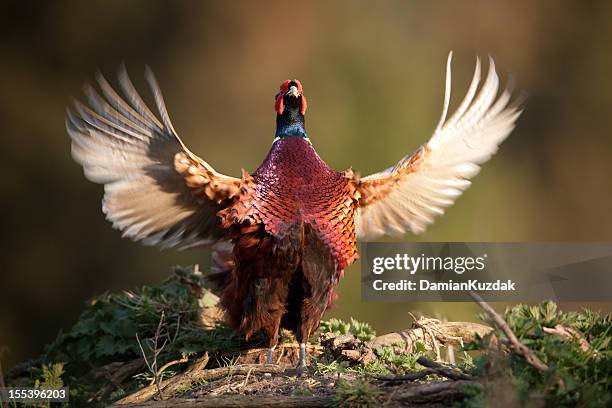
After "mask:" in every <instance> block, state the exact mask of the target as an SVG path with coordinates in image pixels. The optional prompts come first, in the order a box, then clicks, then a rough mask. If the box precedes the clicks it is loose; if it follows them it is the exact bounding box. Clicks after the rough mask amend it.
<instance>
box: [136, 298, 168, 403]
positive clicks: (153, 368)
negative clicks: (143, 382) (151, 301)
mask: <svg viewBox="0 0 612 408" xmlns="http://www.w3.org/2000/svg"><path fill="white" fill-rule="evenodd" d="M163 322H164V311H163V310H162V312H161V316H160V317H159V323H158V324H157V329H156V330H155V336H154V337H153V338H152V339H148V340H149V349H151V351H152V352H153V356H152V361H151V362H150V363H149V360H148V359H147V355H146V353H145V351H144V348H143V347H142V343H141V342H140V338H139V337H138V333H136V341H137V342H138V347H140V352H141V353H142V358H143V359H144V361H145V363H146V364H147V368H148V369H149V371H150V372H151V374H153V380H152V382H151V385H153V384H155V385H156V387H157V392H158V393H159V398H160V399H162V400H163V399H164V396H163V395H162V390H161V377H160V376H159V374H160V373H159V371H158V370H157V357H158V356H159V355H160V353H161V352H162V350H163V349H164V347H166V344H167V342H168V339H167V338H166V339H164V343H163V344H162V345H161V347H158V346H157V345H158V344H159V338H160V336H161V328H162V324H163Z"/></svg>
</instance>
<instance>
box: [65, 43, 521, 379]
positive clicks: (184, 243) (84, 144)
mask: <svg viewBox="0 0 612 408" xmlns="http://www.w3.org/2000/svg"><path fill="white" fill-rule="evenodd" d="M451 59H452V53H451V54H449V57H448V61H447V67H446V92H445V98H444V107H443V112H442V117H441V119H440V122H439V123H438V126H437V128H436V129H435V131H434V133H433V136H432V137H431V139H430V140H429V141H428V142H427V143H425V144H424V145H423V146H421V147H420V148H419V149H417V150H416V151H415V152H414V153H412V154H410V155H407V156H405V157H404V158H402V159H401V160H400V161H399V162H398V163H397V164H396V165H395V166H393V167H391V168H388V169H387V170H384V171H382V172H380V173H376V174H373V175H370V176H368V177H363V178H359V177H358V176H357V175H356V174H355V173H354V172H353V171H352V170H350V169H349V170H347V171H344V172H338V171H335V170H333V169H331V168H330V167H329V166H328V165H327V164H326V163H325V162H324V161H323V160H322V159H321V158H320V157H319V155H318V154H317V153H316V151H315V149H314V147H313V145H312V143H311V142H310V139H309V137H308V135H307V133H306V129H305V123H304V115H305V113H306V108H307V104H306V97H305V96H304V94H303V90H302V85H301V83H300V82H299V81H298V80H286V81H284V82H283V83H282V85H281V86H280V92H278V94H277V95H276V98H275V105H274V106H275V110H276V134H275V139H274V141H273V143H272V147H271V149H270V152H269V153H268V156H267V157H266V158H265V160H264V161H263V163H262V164H261V165H260V166H259V168H258V169H257V170H255V172H253V173H252V174H249V173H248V172H246V171H244V170H243V172H242V177H241V178H234V177H230V176H226V175H223V174H220V173H218V172H216V171H215V170H214V169H213V167H212V166H211V165H209V164H208V163H207V162H206V161H204V160H203V159H201V158H199V157H198V156H196V155H195V154H194V153H192V152H191V151H189V150H188V149H187V147H186V146H185V145H184V144H183V142H182V140H181V139H180V138H179V137H178V135H177V133H176V131H175V130H174V127H173V126H172V123H171V122H170V118H169V116H168V113H167V111H166V107H165V104H164V101H163V98H162V94H161V92H160V90H159V86H158V85H157V82H156V80H155V79H154V77H153V75H152V74H151V72H150V71H149V70H147V71H146V79H147V81H148V83H149V85H150V87H151V90H152V93H153V96H154V98H155V103H156V105H157V111H158V114H159V117H158V116H156V115H154V114H153V113H152V112H151V111H150V110H149V108H148V107H147V106H146V104H145V102H144V101H143V100H142V99H141V97H140V96H139V95H138V93H137V91H136V90H135V88H134V86H133V85H132V83H131V82H130V80H129V78H128V76H127V74H126V71H125V69H124V68H123V69H121V70H120V72H119V84H120V87H121V89H122V91H123V94H124V96H123V97H122V96H120V95H119V94H118V93H117V92H116V91H115V90H114V89H113V88H112V87H111V86H110V85H109V84H108V82H107V81H106V80H105V79H104V78H103V77H102V76H101V75H99V74H98V76H97V82H98V84H99V87H100V90H101V92H102V95H100V94H99V92H98V91H96V90H94V88H93V87H91V86H88V87H86V88H85V93H86V95H87V97H88V101H89V106H90V107H87V106H85V105H83V104H81V103H79V102H75V107H74V110H71V109H69V110H68V118H67V121H66V127H67V130H68V133H69V135H70V137H71V138H72V153H73V157H74V158H75V160H76V161H77V162H78V163H80V164H81V165H82V166H83V168H84V172H85V175H86V177H87V178H88V179H90V180H91V181H94V182H96V183H101V184H104V191H105V193H104V200H103V212H104V213H105V214H106V217H107V218H108V219H109V220H110V221H111V222H112V223H113V227H115V228H117V229H119V230H121V231H123V235H124V236H127V237H130V238H131V239H133V240H137V241H141V242H143V243H144V244H146V245H159V246H161V247H162V248H169V247H178V248H188V247H201V246H204V245H212V246H213V248H214V251H213V260H214V261H215V262H214V265H215V266H214V268H213V269H214V272H215V273H214V274H213V275H214V277H215V278H216V280H217V281H218V282H219V283H220V285H221V288H222V296H221V303H222V306H223V307H224V308H225V310H226V312H227V316H228V320H229V323H230V324H231V325H232V326H233V327H234V328H235V329H236V330H237V331H238V332H239V333H240V334H242V335H244V336H245V337H246V338H247V339H248V338H249V337H250V336H251V335H253V334H254V333H256V332H259V333H263V335H265V337H266V338H267V341H268V343H269V347H270V351H269V353H268V362H271V361H272V353H273V351H274V347H275V346H276V344H277V341H278V332H279V330H280V328H282V327H284V328H288V329H290V330H292V331H294V332H295V334H296V337H297V339H298V341H299V342H300V344H301V347H300V360H299V364H298V370H299V371H301V370H303V368H304V367H305V357H306V349H305V343H306V341H307V340H308V337H309V336H310V335H311V334H312V333H313V332H314V331H315V330H316V329H317V327H318V325H319V322H320V320H321V317H322V315H323V313H324V312H325V310H326V309H327V308H328V307H329V306H330V305H331V304H332V303H333V301H334V298H335V289H336V286H337V285H338V280H339V279H340V278H341V277H342V275H343V273H344V270H345V269H346V268H347V267H348V266H349V265H350V264H351V263H352V262H354V261H355V259H356V258H357V257H358V254H357V247H356V242H357V239H373V238H376V237H379V236H382V235H394V236H397V235H401V234H404V233H406V232H408V231H410V232H412V233H415V234H418V233H421V232H423V231H424V230H425V228H426V227H427V225H428V224H430V223H431V222H432V221H433V219H434V217H435V216H437V215H440V214H442V213H443V212H444V208H446V207H448V206H449V205H451V204H452V203H453V202H454V201H455V199H456V198H457V197H458V196H459V195H460V194H461V193H462V192H463V191H464V190H465V189H466V188H467V187H468V186H469V185H470V181H469V179H470V178H471V177H473V176H474V175H475V174H476V173H477V172H478V170H479V168H480V167H479V165H480V164H482V163H483V162H485V161H486V160H488V159H489V158H490V157H491V156H492V155H493V154H494V153H495V151H496V150H497V148H498V146H499V144H500V143H501V142H502V141H503V140H504V139H505V138H506V137H507V136H508V134H509V133H510V132H511V131H512V129H513V128H514V126H515V121H516V119H517V118H518V116H519V115H520V112H521V111H520V109H519V107H518V106H517V105H516V104H509V101H510V92H509V91H508V90H507V89H506V90H504V91H503V92H501V93H500V94H499V95H498V89H499V78H498V76H497V74H496V72H495V66H494V63H493V60H492V59H491V58H489V70H488V74H487V76H486V79H485V81H484V83H483V85H482V86H481V87H480V90H478V86H479V82H480V78H481V72H480V71H481V65H480V61H479V60H477V61H476V69H475V72H474V77H473V80H472V82H471V85H470V87H469V89H468V91H467V95H466V96H465V99H464V100H463V102H462V103H461V104H460V105H459V107H458V108H457V110H456V111H455V113H454V114H453V115H452V116H451V117H450V118H448V119H447V111H448V106H449V100H450V84H451V70H450V66H451Z"/></svg>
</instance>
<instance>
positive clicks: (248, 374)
mask: <svg viewBox="0 0 612 408" xmlns="http://www.w3.org/2000/svg"><path fill="white" fill-rule="evenodd" d="M252 371H253V369H252V368H251V369H250V370H249V372H248V373H247V375H246V378H245V379H244V383H242V388H244V387H246V385H247V384H248V383H249V377H250V376H251V372H252Z"/></svg>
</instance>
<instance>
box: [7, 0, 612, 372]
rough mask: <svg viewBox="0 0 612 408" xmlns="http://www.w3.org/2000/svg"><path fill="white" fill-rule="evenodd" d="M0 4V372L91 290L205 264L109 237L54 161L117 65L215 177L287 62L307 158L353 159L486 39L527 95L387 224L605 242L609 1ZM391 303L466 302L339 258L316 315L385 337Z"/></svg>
mask: <svg viewBox="0 0 612 408" xmlns="http://www.w3.org/2000/svg"><path fill="white" fill-rule="evenodd" d="M0 16H1V17H0V89H1V92H0V129H1V131H2V132H1V135H2V147H1V148H0V174H1V177H0V183H1V184H0V186H1V188H0V197H1V200H0V206H1V211H0V217H1V219H0V221H1V222H2V224H1V225H2V227H3V228H2V229H3V234H2V238H1V239H2V243H1V244H2V260H1V261H0V265H1V266H0V347H4V348H5V349H6V350H8V351H7V352H5V353H4V354H3V355H2V362H3V365H4V368H5V370H6V369H7V368H10V366H12V365H14V364H15V363H17V362H19V361H21V360H23V359H26V358H29V357H34V356H36V355H37V354H39V353H40V352H41V351H42V349H43V346H44V344H45V343H47V342H49V341H50V340H52V339H53V338H54V337H55V336H56V334H57V332H58V330H59V329H60V328H68V327H70V325H71V324H72V323H73V322H74V321H75V320H76V318H77V317H78V315H79V313H80V312H81V310H82V307H83V305H84V302H85V301H86V300H87V299H88V298H90V297H91V296H93V295H95V294H99V293H101V292H104V291H106V290H109V291H120V290H123V289H134V288H137V287H139V286H141V285H143V284H156V283H159V282H160V281H161V280H162V279H164V278H165V277H166V276H167V275H168V274H169V273H170V267H171V266H173V265H177V264H192V263H200V264H201V267H202V269H206V268H207V267H208V265H209V252H208V251H205V250H204V251H202V250H199V251H188V252H176V251H172V250H170V251H159V250H158V249H156V248H149V247H142V246H141V245H139V244H137V243H133V242H131V241H129V240H126V239H122V238H121V237H120V233H119V232H117V231H115V230H113V229H112V228H111V226H110V224H109V223H108V222H106V221H105V219H104V216H103V214H102V212H101V205H100V201H101V197H102V187H101V186H98V185H94V184H92V183H90V182H89V181H87V180H86V179H85V178H84V176H83V174H82V170H81V168H80V167H79V166H78V165H76V164H75V163H74V162H73V161H72V159H71V156H70V145H69V140H68V137H67V135H66V132H65V129H64V118H65V107H66V106H67V105H68V104H70V101H71V97H77V98H81V95H82V93H81V86H82V84H83V83H84V82H85V81H89V80H91V79H92V78H93V75H94V73H95V70H96V69H98V68H99V69H100V70H101V71H102V72H103V73H104V74H106V76H107V77H108V78H109V79H111V80H112V79H114V75H115V72H116V69H117V67H118V66H119V64H120V63H121V62H122V61H125V62H126V63H127V66H128V70H129V71H130V73H131V74H132V78H133V80H134V82H135V83H136V84H137V86H138V87H139V88H140V89H142V90H143V93H145V94H146V90H147V88H146V87H145V84H144V81H143V75H142V74H143V69H144V66H145V64H148V65H150V66H151V67H152V69H153V70H154V72H155V73H156V75H157V77H158V80H159V82H160V84H161V87H162V90H163V91H164V93H165V97H166V103H167V106H168V109H169V111H170V115H171V117H172V119H173V122H174V125H175V127H176V129H177V131H178V133H179V134H180V135H181V136H182V138H183V139H184V141H185V142H186V143H187V145H188V146H190V148H191V150H193V151H194V152H196V153H197V154H199V155H201V156H202V157H203V158H205V159H206V160H207V161H208V162H209V163H211V164H212V165H213V166H214V167H215V168H216V169H217V170H219V171H221V172H223V173H226V174H230V175H234V176H239V175H240V168H241V167H243V168H245V169H248V170H249V171H253V170H254V169H255V168H256V167H257V165H258V164H259V163H260V161H261V160H262V159H263V158H264V156H265V154H266V153H267V150H268V149H269V147H270V144H271V142H272V139H273V134H274V133H273V132H274V118H275V116H274V111H273V96H274V94H275V93H276V91H277V87H278V85H279V84H280V82H281V81H282V80H284V79H286V78H294V77H295V78H299V79H300V80H301V81H302V83H303V84H304V88H305V94H306V95H307V97H308V102H309V109H308V114H307V118H306V119H307V128H308V131H309V134H310V136H311V139H312V141H313V143H314V145H315V147H316V148H317V150H318V152H319V154H320V155H321V156H322V157H323V159H325V160H326V161H327V162H328V163H329V164H330V165H331V166H332V167H334V168H336V169H339V170H343V169H346V168H347V167H348V166H351V165H352V166H353V167H354V168H355V169H357V170H359V171H360V172H361V173H362V174H368V173H371V172H374V171H378V170H380V169H382V168H385V167H387V166H389V165H391V164H393V163H395V162H396V161H397V160H398V159H399V158H400V157H401V156H403V155H404V154H407V153H409V152H411V151H412V150H413V149H415V148H416V147H417V146H419V145H420V144H421V143H423V142H425V141H426V140H427V139H428V138H429V136H430V135H431V132H432V130H433V129H434V127H435V126H436V124H437V121H438V119H439V115H440V111H441V107H442V99H443V92H444V70H445V61H446V56H447V53H448V52H449V50H454V51H455V59H454V65H453V75H454V76H453V79H454V82H453V87H454V88H453V91H454V96H455V99H453V102H454V104H455V105H454V106H456V104H457V103H458V100H459V98H461V97H462V96H463V93H464V92H465V90H466V89H467V86H468V84H469V81H470V79H471V75H472V71H473V68H474V60H475V56H476V55H480V56H483V57H486V55H487V54H491V55H492V56H493V57H494V58H495V61H496V64H497V67H498V72H499V73H500V75H501V76H502V78H503V80H504V81H506V80H507V79H508V78H509V77H510V76H511V77H512V78H513V79H514V82H515V84H516V89H517V90H518V91H524V92H526V93H527V96H528V98H527V100H526V102H525V112H524V114H523V115H522V116H521V118H520V119H519V121H518V126H517V128H516V130H515V131H514V132H513V134H512V135H511V136H510V138H509V139H508V141H507V142H505V143H504V144H503V145H502V148H501V149H500V151H499V153H498V154H497V155H496V156H495V157H494V158H493V159H492V160H491V161H490V162H489V163H487V164H486V165H485V166H484V169H483V171H482V172H481V174H480V175H478V176H477V177H476V178H475V183H474V185H473V187H472V188H470V189H469V190H468V191H467V192H466V194H464V195H463V196H462V197H461V198H460V199H459V200H458V202H457V203H456V204H455V205H454V206H453V207H451V208H450V209H449V210H448V211H447V213H446V215H445V216H443V217H442V218H439V219H438V220H437V221H436V223H435V224H434V225H433V226H432V227H431V228H430V229H429V230H428V231H427V232H426V233H425V234H424V235H422V236H420V237H417V238H415V237H413V236H407V237H406V238H405V239H406V240H415V239H418V240H422V241H542V240H548V241H556V240H559V241H595V240H608V241H611V240H612V214H611V213H610V208H612V188H611V182H610V179H609V175H610V174H611V173H612V135H611V134H610V129H612V115H611V113H612V112H611V111H610V108H611V107H612V75H611V74H610V73H611V72H612V52H611V48H610V43H611V41H612V24H610V21H611V18H612V3H611V2H606V1H589V2H577V1H557V0H549V1H514V0H513V1H496V2H489V1H462V2H454V1H430V2H425V1H422V2H405V1H390V0H386V1H382V2H368V1H356V0H351V1H335V2H330V1H312V2H311V1H309V2H290V3H288V2H286V1H284V2H283V1H267V2H249V1H234V2H223V1H206V2H205V1H200V2H188V1H175V2H158V1H130V2H125V1H104V2H80V1H54V2H23V1H3V2H2V4H1V5H0ZM147 97H148V96H147ZM148 100H150V98H149V99H148ZM451 107H452V106H451ZM580 306H582V305H576V304H574V305H564V307H566V308H576V307H580ZM590 306H592V307H597V308H604V309H608V310H609V305H590ZM408 312H416V313H418V312H421V313H425V314H428V315H430V316H438V317H443V318H447V319H449V320H462V319H474V318H475V317H474V314H475V312H476V308H475V307H474V306H473V305H471V304H451V303H448V304H439V303H422V304H415V303H412V304H378V303H376V304H374V303H364V302H361V299H360V289H359V264H358V263H357V264H355V265H354V266H352V267H351V268H350V270H348V271H347V274H346V278H345V279H344V280H343V281H342V282H341V285H340V300H339V302H338V303H337V306H336V308H335V309H333V310H332V311H330V312H329V313H328V314H327V316H328V317H331V316H337V317H343V318H346V317H349V316H354V317H356V318H358V319H360V320H365V321H369V322H370V323H372V324H373V326H374V327H375V328H376V329H377V330H378V331H379V332H385V331H389V330H394V329H401V328H405V327H408V326H409V325H410V322H411V320H410V317H409V315H408Z"/></svg>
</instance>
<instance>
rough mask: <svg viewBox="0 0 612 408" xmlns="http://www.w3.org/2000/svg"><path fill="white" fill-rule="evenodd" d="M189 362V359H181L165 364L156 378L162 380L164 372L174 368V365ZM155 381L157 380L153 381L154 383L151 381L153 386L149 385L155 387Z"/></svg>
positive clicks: (158, 371)
mask: <svg viewBox="0 0 612 408" xmlns="http://www.w3.org/2000/svg"><path fill="white" fill-rule="evenodd" d="M188 361H189V358H187V357H183V358H179V359H177V360H172V361H169V362H167V363H166V364H164V365H163V366H161V367H160V369H159V370H157V376H156V377H158V378H161V375H162V373H163V372H164V371H165V370H166V369H167V368H170V367H172V366H173V365H176V364H181V363H186V362H188ZM154 380H155V379H153V381H151V384H149V385H153V383H154Z"/></svg>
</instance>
